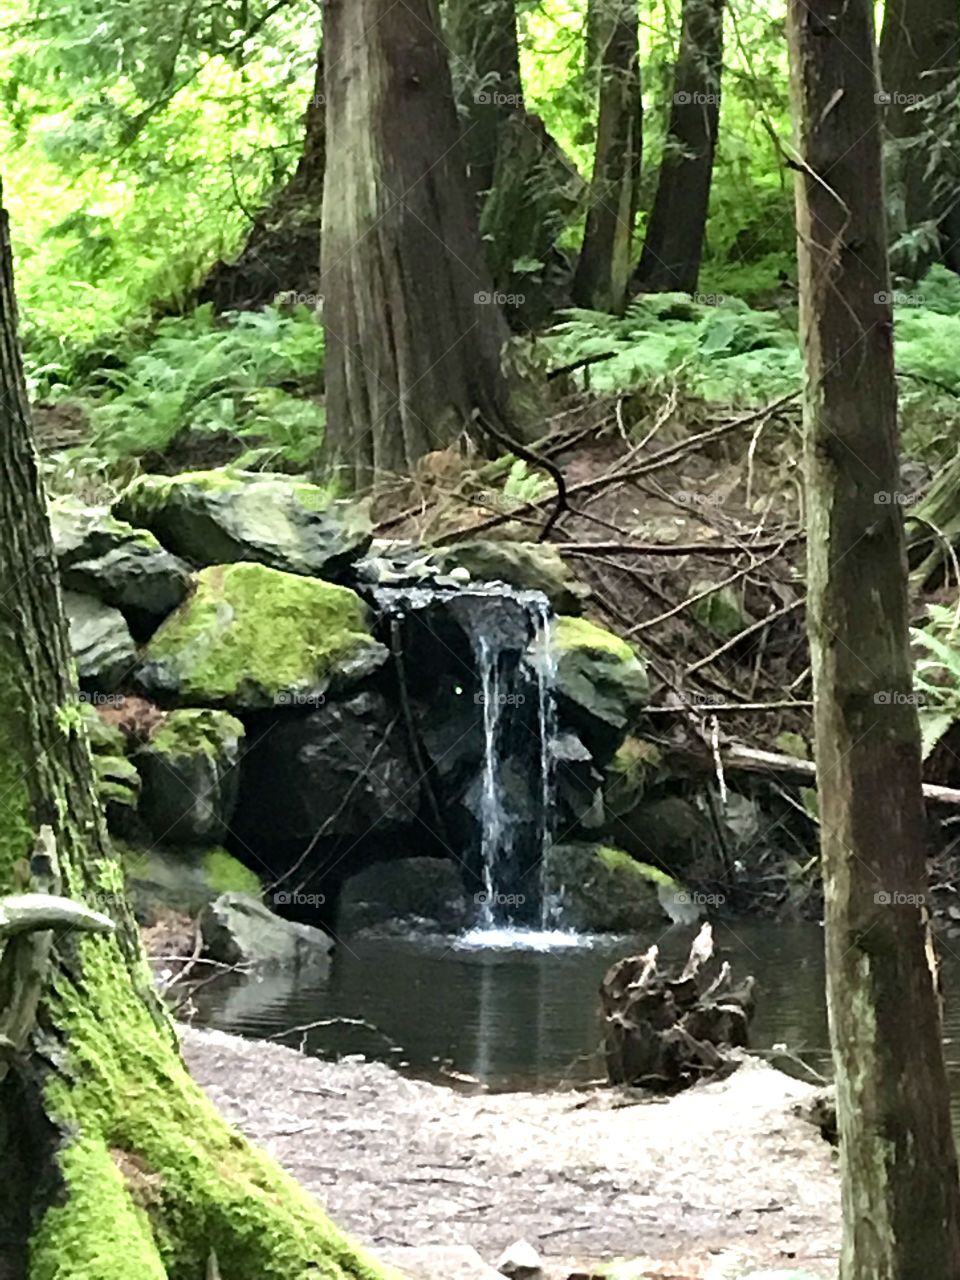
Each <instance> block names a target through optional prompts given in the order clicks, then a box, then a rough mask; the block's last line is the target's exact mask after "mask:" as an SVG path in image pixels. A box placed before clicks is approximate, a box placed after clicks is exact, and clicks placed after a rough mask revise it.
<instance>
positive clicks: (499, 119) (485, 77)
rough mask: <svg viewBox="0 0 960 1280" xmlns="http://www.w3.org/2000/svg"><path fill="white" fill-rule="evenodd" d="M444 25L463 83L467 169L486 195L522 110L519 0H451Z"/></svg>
mask: <svg viewBox="0 0 960 1280" xmlns="http://www.w3.org/2000/svg"><path fill="white" fill-rule="evenodd" d="M443 26H444V35H445V36H446V38H447V41H448V43H449V46H450V49H451V51H452V53H453V56H454V68H455V79H456V80H457V81H458V85H459V92H458V94H457V99H458V102H459V104H460V118H461V121H462V124H463V148H464V157H465V159H466V163H467V172H468V174H469V176H470V182H471V185H472V186H473V189H474V191H476V192H477V193H478V194H482V193H484V192H487V191H489V190H490V188H491V187H492V186H493V180H494V172H495V170H496V165H497V154H498V152H499V149H500V130H501V128H502V127H503V125H504V124H506V122H507V121H508V120H509V119H510V118H511V117H512V116H514V115H516V114H518V113H519V114H521V115H522V114H523V84H522V82H521V80H520V46H519V42H518V40H517V6H516V0H481V2H479V3H478V0H447V3H446V5H445V6H444V24H443Z"/></svg>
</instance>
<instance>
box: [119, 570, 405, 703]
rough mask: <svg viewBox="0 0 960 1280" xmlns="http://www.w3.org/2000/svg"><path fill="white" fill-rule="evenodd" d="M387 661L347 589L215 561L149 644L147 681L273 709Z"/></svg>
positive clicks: (199, 697)
mask: <svg viewBox="0 0 960 1280" xmlns="http://www.w3.org/2000/svg"><path fill="white" fill-rule="evenodd" d="M385 656H386V651H385V650H384V649H383V647H382V646H381V645H379V644H377V642H376V641H375V640H374V639H373V638H372V636H371V635H370V632H369V623H368V613H367V608H366V606H365V605H364V603H363V601H362V600H361V599H360V597H359V596H358V595H356V594H355V592H353V591H350V590H348V588H346V587H337V586H332V585H331V584H330V583H328V582H321V581H318V580H316V579H312V578H303V577H300V576H298V575H296V574H290V573H283V572H281V571H280V570H278V569H268V568H266V567H265V566H264V565H260V564H247V563H241V564H231V565H215V566H213V567H211V568H208V569H204V570H202V571H201V572H200V573H199V574H198V575H197V590H196V593H195V594H194V595H193V596H192V597H191V598H190V599H189V600H187V601H186V602H185V603H184V604H183V605H182V606H181V607H180V608H179V609H178V610H177V612H176V613H174V614H173V615H172V616H171V617H170V618H168V619H167V620H166V622H164V623H163V625H162V626H161V627H160V629H159V630H158V631H157V632H156V634H155V635H154V637H153V639H152V640H151V641H150V644H149V647H148V650H147V664H146V666H145V668H144V678H145V679H148V680H150V681H152V682H153V683H155V684H159V685H161V686H162V687H165V688H167V689H169V690H170V691H171V692H177V693H178V694H179V695H180V696H181V697H182V698H184V699H185V700H187V701H200V702H207V703H227V704H230V703H233V704H235V705H240V706H256V705H272V704H274V703H277V702H283V701H285V700H287V698H286V697H285V696H284V695H288V694H290V692H291V691H296V690H302V691H311V692H314V691H317V690H322V689H325V688H326V687H327V686H328V685H329V683H330V680H331V678H332V677H333V676H334V674H336V673H337V672H338V671H340V672H351V673H353V672H357V671H362V670H369V669H372V668H373V667H375V666H378V665H379V664H380V662H381V661H382V660H383V658H384V657H385Z"/></svg>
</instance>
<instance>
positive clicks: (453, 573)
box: [447, 564, 470, 582]
mask: <svg viewBox="0 0 960 1280" xmlns="http://www.w3.org/2000/svg"><path fill="white" fill-rule="evenodd" d="M447 577H448V578H451V579H452V580H453V581H454V582H469V581H470V570H469V569H465V568H464V567H463V565H462V564H458V565H457V566H456V568H455V569H451V570H450V572H449V573H448V574H447Z"/></svg>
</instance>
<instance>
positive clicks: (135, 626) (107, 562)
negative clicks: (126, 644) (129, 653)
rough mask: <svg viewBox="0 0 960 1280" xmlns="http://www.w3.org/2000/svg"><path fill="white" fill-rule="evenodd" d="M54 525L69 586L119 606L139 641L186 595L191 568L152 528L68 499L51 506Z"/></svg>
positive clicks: (59, 561)
mask: <svg viewBox="0 0 960 1280" xmlns="http://www.w3.org/2000/svg"><path fill="white" fill-rule="evenodd" d="M50 523H51V529H52V532H53V545H54V551H55V553H56V557H57V566H58V568H59V570H60V581H61V582H62V584H63V586H64V587H65V588H66V589H67V590H69V591H75V592H78V593H80V594H82V595H88V596H93V597H95V598H96V599H97V600H100V601H102V602H103V603H104V604H107V605H111V606H112V607H113V608H115V609H119V610H120V612H121V613H122V614H123V616H124V618H125V619H126V621H127V623H128V624H129V626H130V629H131V631H132V632H133V634H134V636H135V637H136V638H137V639H141V640H142V639H146V638H147V637H148V636H149V635H150V634H151V633H152V632H153V631H155V630H156V628H157V626H158V625H159V624H160V622H162V621H163V619H164V618H165V617H166V616H167V614H169V613H171V612H172V611H173V610H174V609H175V608H176V607H177V605H179V604H180V603H181V602H182V601H183V600H184V599H185V598H186V596H187V593H188V592H189V590H190V571H189V567H188V566H187V565H186V564H184V562H183V561H182V560H179V559H178V558H177V557H176V556H174V555H171V554H170V552H169V551H167V550H165V549H164V548H163V547H162V546H161V545H160V543H159V542H158V541H157V539H156V538H155V537H154V536H153V534H151V533H148V532H147V531H146V530H144V529H134V528H133V527H132V526H130V525H129V524H126V523H124V522H123V521H121V520H116V519H114V518H113V517H112V516H111V515H110V513H109V512H108V511H107V510H106V508H103V507H85V506H83V505H81V504H79V503H77V502H74V501H71V500H68V499H59V500H58V501H56V502H54V503H53V504H51V507H50Z"/></svg>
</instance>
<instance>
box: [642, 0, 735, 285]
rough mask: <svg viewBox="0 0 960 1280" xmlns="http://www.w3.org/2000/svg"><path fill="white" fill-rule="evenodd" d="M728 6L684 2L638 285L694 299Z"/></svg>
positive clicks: (704, 0) (718, 0)
mask: <svg viewBox="0 0 960 1280" xmlns="http://www.w3.org/2000/svg"><path fill="white" fill-rule="evenodd" d="M722 70H723V0H684V5H683V22H682V26H681V31H680V54H679V57H678V59H677V68H676V76H675V79H674V90H673V102H672V104H671V108H670V121H669V124H668V126H667V137H666V141H665V143H664V152H663V160H662V161H661V165H660V181H659V183H658V186H657V194H656V198H655V199H654V202H653V210H652V211H651V214H650V221H649V223H648V225H647V235H646V240H645V241H644V245H643V253H642V254H641V256H640V265H639V267H638V268H637V273H636V277H635V284H636V286H637V288H638V289H639V290H643V291H647V292H654V293H656V292H670V291H672V290H678V291H680V292H684V293H693V292H694V291H695V290H696V287H697V281H698V279H699V277H700V258H701V256H702V253H703V240H704V234H705V232H706V226H707V212H708V210H709V206H710V184H711V182H712V180H713V157H714V152H715V150H716V145H717V131H718V128H719V123H720V78H721V72H722Z"/></svg>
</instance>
